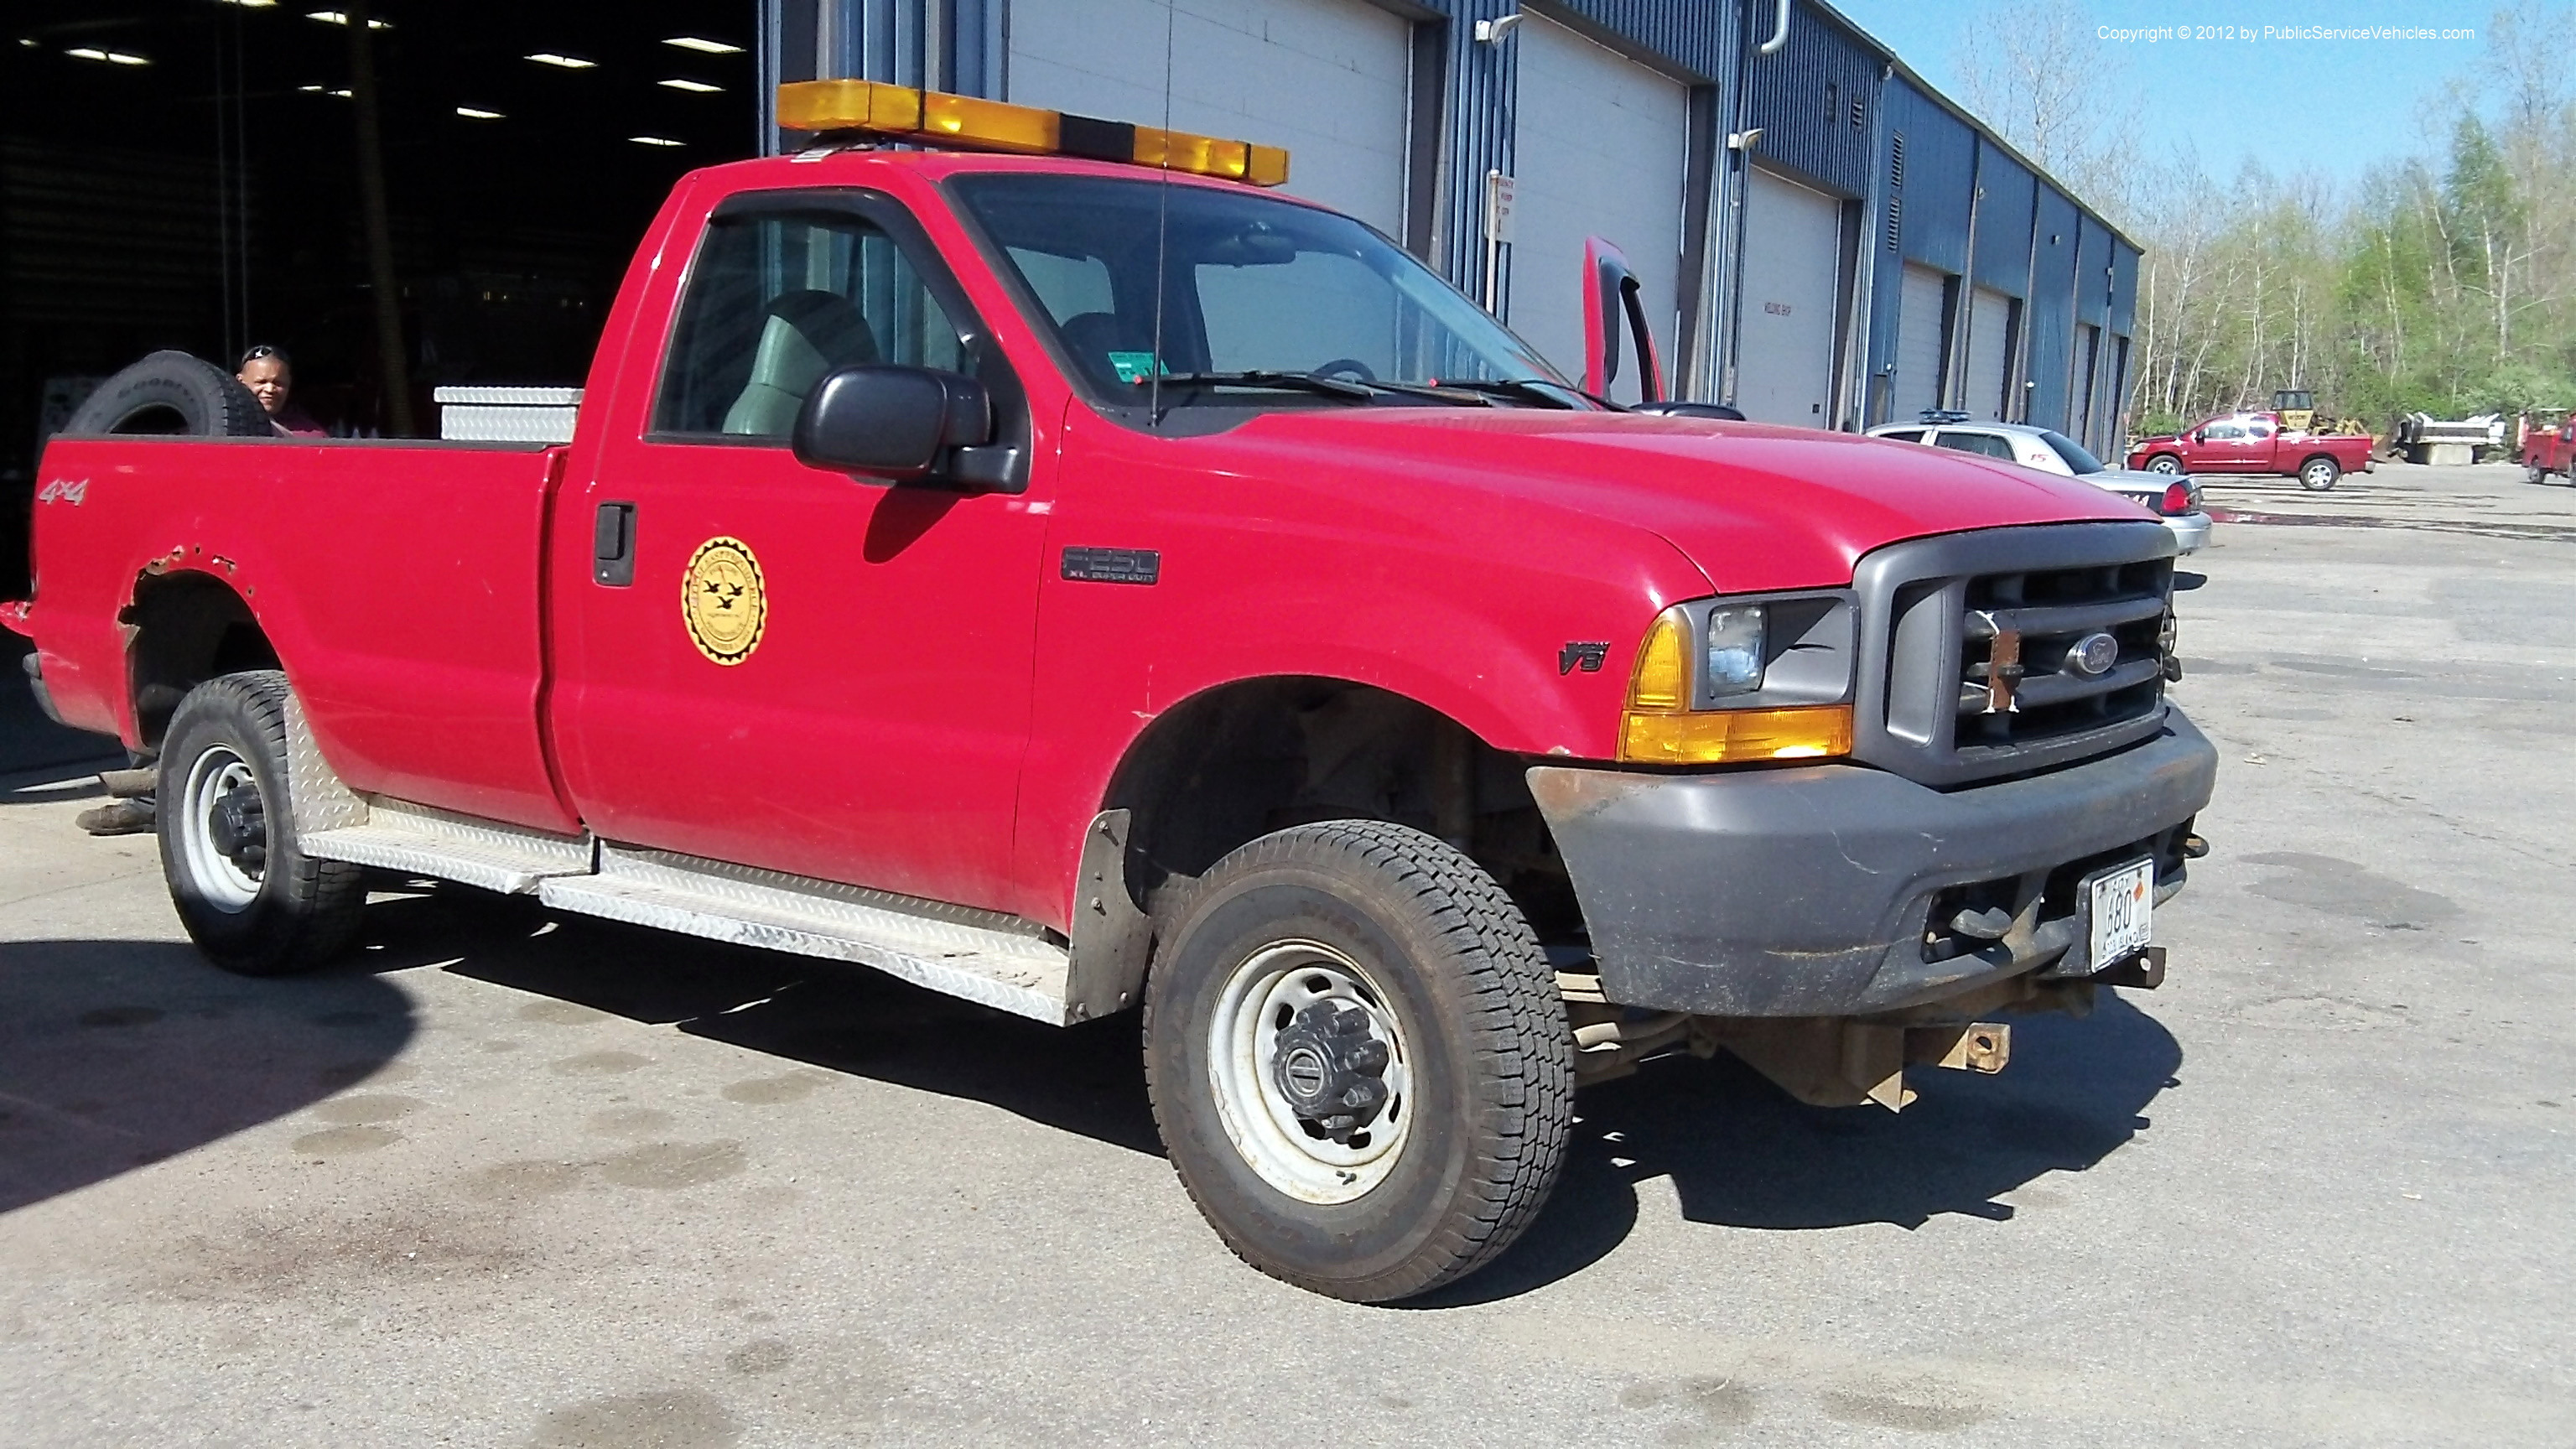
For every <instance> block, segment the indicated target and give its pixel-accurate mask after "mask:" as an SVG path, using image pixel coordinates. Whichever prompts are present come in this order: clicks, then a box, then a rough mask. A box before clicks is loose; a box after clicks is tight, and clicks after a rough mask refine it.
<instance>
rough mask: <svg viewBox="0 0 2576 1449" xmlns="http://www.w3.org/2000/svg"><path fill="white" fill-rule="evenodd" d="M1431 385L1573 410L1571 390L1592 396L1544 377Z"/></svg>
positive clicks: (1474, 379) (1459, 380)
mask: <svg viewBox="0 0 2576 1449" xmlns="http://www.w3.org/2000/svg"><path fill="white" fill-rule="evenodd" d="M1432 386H1434V387H1441V388H1455V389H1457V390H1458V391H1460V392H1472V393H1480V394H1484V395H1486V396H1490V397H1516V398H1519V399H1521V400H1523V401H1525V402H1534V403H1538V404H1540V405H1542V406H1545V407H1552V408H1563V409H1566V410H1567V411H1573V410H1574V404H1572V403H1570V402H1567V401H1566V400H1565V398H1566V395H1567V394H1569V393H1571V394H1573V395H1574V396H1576V397H1587V398H1590V397H1592V394H1590V393H1588V392H1585V391H1583V390H1582V389H1580V388H1573V387H1568V386H1566V385H1565V384H1564V383H1561V382H1550V381H1548V380H1547V379H1546V378H1543V377H1504V378H1483V377H1470V378H1452V379H1450V380H1449V381H1447V382H1438V383H1433V384H1432ZM1592 400H1593V401H1594V402H1597V403H1600V404H1601V405H1602V406H1603V407H1606V408H1609V409H1610V410H1612V411H1613V412H1625V411H1627V409H1625V408H1622V407H1619V406H1618V405H1617V404H1616V403H1612V402H1610V401H1609V400H1607V399H1605V398H1592Z"/></svg>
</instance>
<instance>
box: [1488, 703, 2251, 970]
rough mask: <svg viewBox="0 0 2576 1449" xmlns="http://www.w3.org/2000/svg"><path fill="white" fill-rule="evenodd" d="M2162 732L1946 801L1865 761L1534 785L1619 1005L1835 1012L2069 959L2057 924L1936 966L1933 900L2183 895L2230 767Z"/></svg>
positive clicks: (2191, 737) (1560, 775)
mask: <svg viewBox="0 0 2576 1449" xmlns="http://www.w3.org/2000/svg"><path fill="white" fill-rule="evenodd" d="M2167 720H2168V728H2167V729H2166V730H2165V732H2164V733H2162V734H2160V735H2157V736H2156V737H2154V738H2152V739H2149V740H2146V741H2144V742H2142V743H2140V744H2137V745H2134V746H2131V747H2130V748H2128V749H2126V750H2122V751H2121V752H2119V753H2118V754H2114V755H2108V756H2105V757H2103V758H2100V759H2096V760H2090V761H2087V762H2085V763H2083V764H2080V765H2074V766H2070V767H2068V768H2065V769H2061V770H2055V771H2051V772H2050V773H2048V774H2044V775H2035V776H2031V777H2029V778H2026V779H2019V780H2008V781H2005V782H2003V783H2000V784H1992V785H1977V786H1972V787H1968V788H1965V789H1958V790H1950V791H1946V792H1945V791H1941V790H1934V789H1931V788H1929V787H1927V786H1923V785H1918V784H1915V783H1914V782H1913V781H1911V780H1907V779H1904V778H1903V777H1901V776H1898V775H1893V774H1889V773H1888V772H1886V771H1883V770H1873V769H1869V768H1866V767H1864V766H1859V765H1816V766H1807V767H1800V768H1790V769H1765V770H1749V771H1734V772H1728V773H1722V774H1709V775H1667V774H1646V773H1637V772H1627V771H1618V770H1597V769H1580V768H1573V767H1567V766H1558V765H1541V766H1537V767H1535V768H1533V769H1531V770H1530V772H1529V783H1530V790H1531V792H1532V793H1533V794H1535V795H1536V796H1537V797H1538V803H1539V809H1540V810H1541V812H1542V813H1544V814H1545V815H1546V817H1547V823H1548V827H1549V829H1550V830H1551V831H1552V832H1553V833H1554V835H1555V838H1556V844H1557V848H1558V850H1559V851H1560V852H1562V853H1563V855H1564V857H1565V863H1566V866H1567V868H1568V870H1569V871H1570V872H1571V873H1572V875H1573V878H1574V890H1575V895H1576V897H1577V898H1578V899H1579V900H1580V901H1581V903H1582V906H1583V915H1584V920H1585V923H1586V924H1587V926H1588V927H1589V928H1590V930H1591V933H1592V949H1593V954H1594V957H1595V959H1596V960H1597V961H1598V963H1599V969H1600V972H1601V988H1602V992H1603V994H1604V995H1606V996H1607V997H1608V998H1609V999H1610V1000H1612V1001H1616V1002H1620V1003H1623V1004H1625V1005H1630V1006H1640V1007H1651V1008H1654V1009H1657V1010H1664V1011H1692V1012H1706V1013H1709V1014H1712V1015H1722V1016H1839V1015H1847V1014H1852V1013H1858V1012H1868V1011H1884V1010H1888V1009H1891V1008H1895V1007H1900V1006H1907V1005H1912V1004H1916V1003H1919V1002H1924V1001H1931V1000H1938V999H1939V998H1941V997H1943V996H1947V995H1952V994H1955V993H1957V992H1960V991H1964V990H1967V989H1969V988H1971V987H1973V986H1976V985H1978V984H1980V983H1982V982H1984V981H1987V980H1990V979H1994V978H1996V977H1999V976H2005V975H2010V974H2013V973H2015V972H2017V971H2026V970H2033V969H2040V968H2043V967H2048V966H2051V965H2052V964H2053V963H2057V961H2058V957H2059V956H2060V954H2061V952H2060V951H2059V950H2058V949H2056V946H2062V945H2063V943H2064V941H2065V940H2066V939H2068V938H2069V936H2070V929H2069V928H2067V927H2066V926H2064V925H2063V924H2057V925H2055V926H2053V928H2052V929H2050V930H2044V931H2042V932H2041V933H2040V939H2039V941H2038V942H2037V944H2036V945H2034V943H2033V942H2032V941H2030V940H2029V939H2028V933H2027V932H2026V931H2025V932H2022V933H2018V934H2017V936H2016V938H2015V940H2014V945H2013V947H2012V949H2009V950H2005V949H2000V948H1990V949H1988V950H1986V951H1985V952H1983V953H1981V954H1970V955H1959V956H1952V957H1950V958H1948V959H1945V960H1939V961H1932V960H1927V959H1925V957H1926V952H1925V949H1924V940H1925V937H1924V927H1925V921H1926V918H1927V916H1928V914H1929V911H1930V908H1931V904H1932V899H1933V897H1934V895H1935V894H1936V893H1938V892H1941V891H1943V890H1945V889H1948V888H1950V887H1954V886H1963V885H1968V884H1970V883H1974V882H1995V881H2005V880H2008V879H2009V878H2013V877H2022V878H2026V881H2027V882H2028V884H2027V887H2026V889H2025V895H2030V899H2031V901H2032V905H2031V908H2030V915H2031V917H2032V918H2033V919H2035V918H2036V917H2037V915H2038V914H2039V913H2040V912H2042V911H2043V910H2045V909H2047V907H2046V906H2045V905H2044V904H2042V903H2041V902H2040V900H2039V898H2038V897H2037V896H2036V895H2031V894H2030V893H2031V892H2033V891H2037V890H2039V889H2040V888H2041V886H2042V884H2043V883H2044V884H2045V888H2046V891H2047V893H2048V898H2049V900H2051V901H2055V902H2058V903H2060V905H2061V906H2062V905H2063V903H2064V900H2065V898H2066V896H2067V895H2068V893H2069V890H2070V886H2069V880H2070V879H2071V877H2069V871H2070V870H2071V869H2072V868H2075V867H2079V866H2086V865H2087V863H2088V862H2090V861H2092V858H2094V857H2098V856H2106V855H2110V854H2113V853H2119V854H2123V855H2126V856H2129V857H2131V858H2134V856H2135V855H2136V854H2141V853H2149V852H2150V851H2152V853H2154V854H2156V855H2157V857H2158V865H2159V875H2160V880H2161V881H2166V882H2170V883H2174V884H2178V883H2179V881H2180V879H2181V873H2182V862H2181V859H2180V857H2179V855H2178V854H2176V853H2175V852H2177V851H2178V850H2179V840H2178V834H2179V832H2178V830H2177V827H2180V826H2181V825H2183V824H2184V823H2186V822H2188V821H2189V820H2190V819H2191V817H2192V815H2193V814H2194V813H2195V812H2196V811H2198V810H2199V809H2200V808H2201V807H2202V806H2204V805H2206V804H2208V803H2209V796H2210V790H2211V787H2212V786H2213V784H2214V783H2215V781H2216V779H2217V775H2218V752H2217V751H2216V750H2215V749H2214V748H2212V747H2211V745H2210V743H2209V741H2208V740H2207V739H2205V738H2203V737H2202V735H2201V733H2200V731H2199V730H2197V729H2195V728H2193V727H2192V724H2191V722H2190V721H2189V720H2187V719H2185V718H2183V716H2182V714H2181V712H2180V711H2178V710H2168V712H2167ZM2168 857H2170V858H2168ZM2166 893H2167V892H2165V891H2159V895H2160V896H2161V895H2163V894H2166ZM2065 920H2066V915H2065V912H2064V911H2063V910H2061V911H2060V912H2059V914H2058V917H2057V921H2058V922H2060V923H2062V922H2063V921H2065ZM2052 942H2054V943H2055V945H2052V944H2051V943H2052ZM2083 950H2084V947H2083V946H2082V944H2081V943H2080V942H2078V944H2077V945H2076V946H2075V947H2074V952H2075V954H2076V955H2077V956H2079V957H2080V956H2081V954H2082V953H2083ZM2035 952H2038V953H2041V954H2035ZM2095 964H2101V965H2108V964H2110V963H2107V962H2106V963H2095Z"/></svg>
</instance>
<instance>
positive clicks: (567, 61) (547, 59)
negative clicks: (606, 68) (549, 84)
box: [521, 50, 599, 70]
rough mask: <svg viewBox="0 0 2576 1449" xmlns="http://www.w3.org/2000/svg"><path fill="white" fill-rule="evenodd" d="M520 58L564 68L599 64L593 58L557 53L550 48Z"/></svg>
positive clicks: (583, 67) (580, 67) (582, 67)
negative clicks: (585, 58)
mask: <svg viewBox="0 0 2576 1449" xmlns="http://www.w3.org/2000/svg"><path fill="white" fill-rule="evenodd" d="M521 58H522V59H525V60H533V61H535V62H536V63H537V64H539V65H552V66H561V67H562V68H563V69H565V70H592V69H595V68H596V67H597V66H598V65H599V62H598V61H595V60H584V59H582V58H581V57H580V56H577V55H557V54H555V53H554V52H553V51H551V50H541V51H538V52H537V53H536V54H534V55H531V56H524V57H521Z"/></svg>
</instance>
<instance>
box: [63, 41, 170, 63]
mask: <svg viewBox="0 0 2576 1449" xmlns="http://www.w3.org/2000/svg"><path fill="white" fill-rule="evenodd" d="M63 54H65V55H68V56H70V57H71V58H72V59H74V60H97V61H105V62H106V63H107V64H109V65H150V64H151V63H152V59H151V57H149V56H142V55H136V54H134V53H133V52H132V51H126V50H98V49H95V48H93V47H91V46H86V45H75V46H73V47H72V48H71V49H69V50H66V51H64V52H63Z"/></svg>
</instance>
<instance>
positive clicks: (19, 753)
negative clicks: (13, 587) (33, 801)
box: [0, 631, 125, 775]
mask: <svg viewBox="0 0 2576 1449" xmlns="http://www.w3.org/2000/svg"><path fill="white" fill-rule="evenodd" d="M35 647H36V646H35V645H33V644H31V643H29V642H28V641H27V640H25V639H22V638H20V637H19V636H17V635H15V634H11V633H8V632H6V631H0V775H14V774H18V773H21V772H23V771H28V770H39V769H48V768H51V767H54V766H57V765H80V764H89V765H93V766H94V765H95V763H96V762H97V761H100V760H106V761H108V762H109V763H110V765H111V766H113V765H118V764H123V763H124V761H125V747H124V746H122V745H120V744H118V743H117V742H116V739H115V738H114V737H113V736H111V735H94V734H90V733H89V732H87V731H85V730H74V729H65V728H63V727H62V726H61V725H58V724H56V723H54V722H53V721H52V720H49V719H47V718H45V713H44V711H43V710H41V709H39V708H37V706H36V696H35V693H34V692H33V691H31V690H30V689H28V688H27V676H26V674H25V672H24V670H23V668H22V666H21V664H20V662H19V661H21V660H23V659H25V658H26V657H27V656H28V655H29V654H30V653H32V652H34V650H35Z"/></svg>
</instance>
